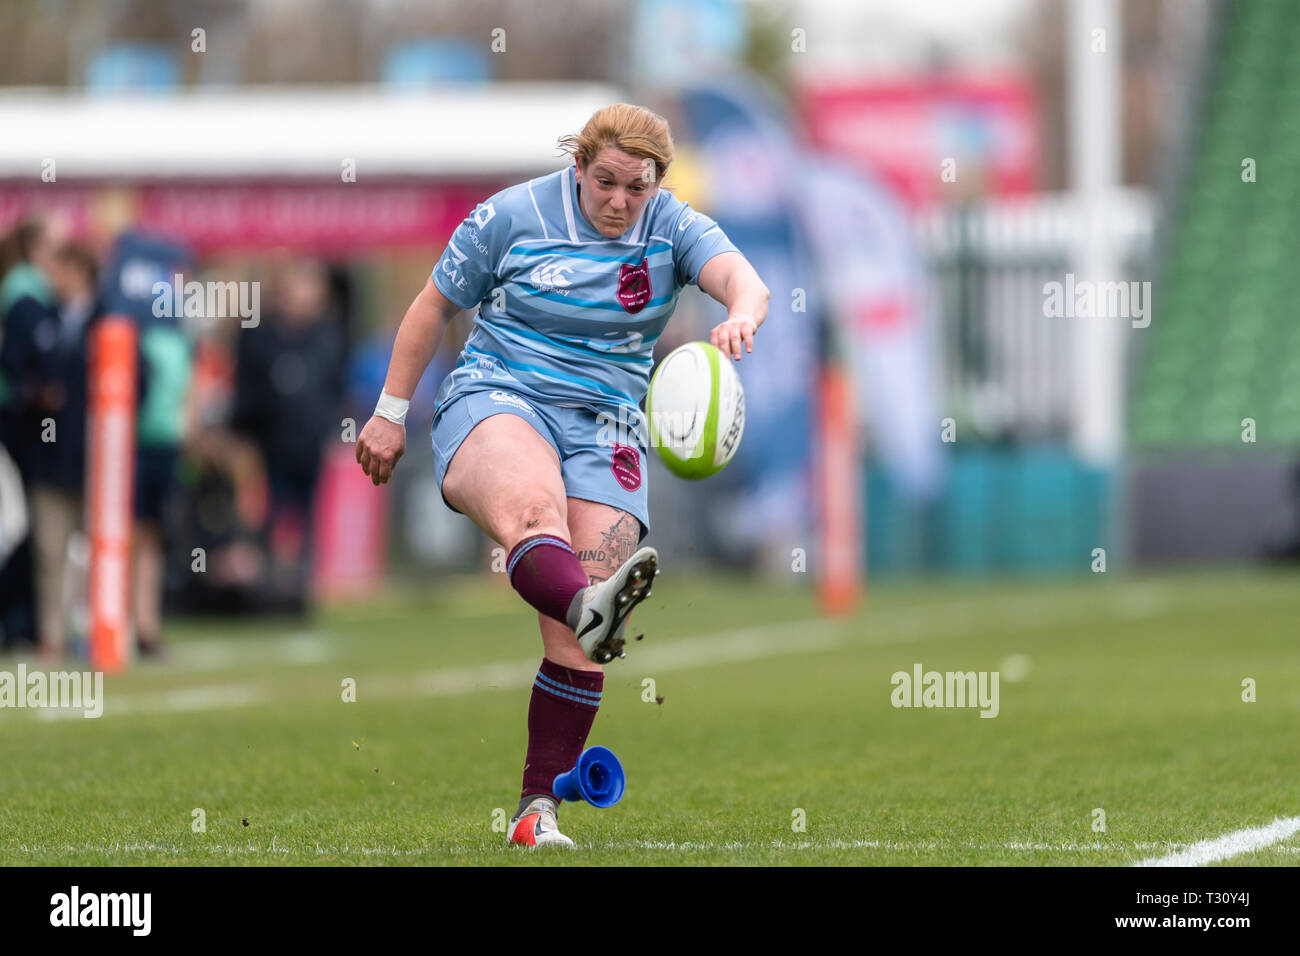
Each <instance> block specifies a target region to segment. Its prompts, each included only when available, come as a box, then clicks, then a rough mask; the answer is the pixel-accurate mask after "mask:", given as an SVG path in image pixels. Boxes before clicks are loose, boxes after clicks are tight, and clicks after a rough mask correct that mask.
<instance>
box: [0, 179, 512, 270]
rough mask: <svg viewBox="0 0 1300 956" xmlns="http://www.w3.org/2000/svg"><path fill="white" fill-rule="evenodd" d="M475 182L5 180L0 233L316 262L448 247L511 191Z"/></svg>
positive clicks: (497, 184)
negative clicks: (45, 233)
mask: <svg viewBox="0 0 1300 956" xmlns="http://www.w3.org/2000/svg"><path fill="white" fill-rule="evenodd" d="M505 185H506V184H505V183H501V182H496V181H484V182H475V183H464V182H461V183H401V182H389V183H375V184H365V185H363V184H361V183H342V182H338V183H310V182H307V183H304V182H300V181H292V182H288V181H286V182H258V183H214V182H171V183H143V184H120V183H102V184H92V183H71V184H64V183H26V182H25V183H14V182H2V181H0V231H3V230H5V229H7V228H8V227H9V226H10V225H12V224H13V223H14V222H16V221H17V220H18V219H20V218H21V217H23V216H25V215H28V214H30V213H34V212H45V213H55V214H57V215H59V216H60V217H62V218H63V219H64V220H65V221H66V222H67V223H68V225H69V226H70V227H71V229H72V232H73V234H74V235H86V234H88V233H96V232H102V233H103V234H106V235H107V234H113V233H116V232H118V231H120V230H121V229H124V228H135V229H139V230H142V231H145V232H149V233H153V234H156V235H163V236H167V237H168V238H170V239H173V240H175V241H178V242H183V243H186V244H187V245H189V247H190V248H191V249H193V250H194V251H195V252H196V253H198V254H200V255H202V254H204V253H207V252H213V251H221V250H230V249H267V248H275V247H280V246H283V247H289V248H293V249H297V250H299V251H302V252H305V253H313V254H316V255H358V254H361V253H365V252H369V251H373V250H376V249H381V248H392V247H400V246H427V245H435V244H438V243H441V242H445V241H446V239H447V237H448V236H450V235H451V233H452V231H453V230H454V229H455V228H456V227H457V226H458V225H460V222H461V220H462V219H464V218H465V216H466V214H467V213H469V211H470V210H471V209H473V208H474V206H475V205H476V204H477V203H479V202H481V201H482V200H483V199H485V198H486V197H487V196H490V195H491V194H492V193H494V192H496V191H497V190H499V189H501V188H503V187H504V186H505Z"/></svg>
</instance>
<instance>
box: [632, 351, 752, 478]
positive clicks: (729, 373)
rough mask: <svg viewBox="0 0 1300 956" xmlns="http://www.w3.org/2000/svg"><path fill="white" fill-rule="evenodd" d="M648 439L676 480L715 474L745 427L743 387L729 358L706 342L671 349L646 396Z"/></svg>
mask: <svg viewBox="0 0 1300 956" xmlns="http://www.w3.org/2000/svg"><path fill="white" fill-rule="evenodd" d="M646 418H648V419H649V420H650V443H651V444H652V445H653V446H654V447H655V448H656V449H657V450H658V452H659V457H660V458H661V459H663V462H664V464H665V465H667V466H668V469H669V470H670V471H671V472H672V473H673V474H675V475H677V476H679V477H681V478H689V479H691V480H698V479H700V478H708V477H709V476H710V475H716V474H717V473H718V472H719V471H721V470H722V469H723V467H724V466H725V465H726V464H727V462H729V461H731V458H732V456H733V455H735V454H736V449H737V448H739V447H740V436H741V434H742V433H743V432H744V430H745V391H744V389H742V388H741V386H740V376H739V375H737V374H736V370H735V368H733V367H732V364H731V360H730V359H729V358H727V357H726V356H725V355H723V354H722V352H720V351H718V349H716V348H715V347H714V346H712V345H710V344H709V343H708V342H688V343H687V344H686V345H683V346H681V347H679V348H676V349H673V350H672V351H671V352H670V353H668V356H667V357H666V358H665V359H664V360H663V361H662V362H660V363H659V368H657V369H655V374H654V377H653V378H651V379H650V392H649V394H648V395H647V396H646Z"/></svg>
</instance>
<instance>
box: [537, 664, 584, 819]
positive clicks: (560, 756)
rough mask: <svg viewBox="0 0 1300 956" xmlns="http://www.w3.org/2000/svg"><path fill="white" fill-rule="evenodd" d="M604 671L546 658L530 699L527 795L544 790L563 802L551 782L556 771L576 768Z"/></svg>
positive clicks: (544, 792)
mask: <svg viewBox="0 0 1300 956" xmlns="http://www.w3.org/2000/svg"><path fill="white" fill-rule="evenodd" d="M604 684H605V675H604V674H602V673H601V672H600V671H578V670H574V669H573V668H570V667H561V666H560V665H559V664H555V663H553V662H551V661H548V660H547V659H546V658H542V666H541V669H540V670H539V671H538V672H537V679H536V680H535V681H534V683H533V697H532V700H531V701H530V702H529V704H528V756H527V758H526V762H525V763H524V786H523V790H522V791H521V792H520V794H519V796H520V804H519V807H520V809H521V810H522V809H523V807H524V803H525V801H524V799H523V798H525V797H532V796H537V795H539V794H543V795H545V796H548V797H550V798H551V799H552V800H555V802H556V803H559V797H558V796H557V795H556V793H555V791H554V790H553V789H552V786H553V785H554V783H555V778H556V776H557V775H558V774H562V773H566V772H568V771H570V770H572V769H573V768H574V765H576V764H577V762H578V757H579V756H581V754H582V748H583V746H584V745H585V744H586V743H587V734H589V733H591V724H592V721H594V720H595V719H596V710H597V709H598V708H599V707H600V695H601V688H602V687H603V686H604Z"/></svg>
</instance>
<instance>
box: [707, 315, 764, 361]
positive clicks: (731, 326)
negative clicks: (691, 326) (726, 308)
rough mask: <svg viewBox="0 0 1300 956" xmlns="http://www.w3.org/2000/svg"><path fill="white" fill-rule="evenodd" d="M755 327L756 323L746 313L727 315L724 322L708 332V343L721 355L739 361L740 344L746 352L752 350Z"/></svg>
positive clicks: (756, 326)
mask: <svg viewBox="0 0 1300 956" xmlns="http://www.w3.org/2000/svg"><path fill="white" fill-rule="evenodd" d="M757 329H758V325H757V323H755V322H754V320H753V319H751V318H750V317H749V316H747V315H733V316H728V317H727V321H726V322H723V323H722V324H721V325H715V326H714V327H713V331H712V332H710V333H709V343H710V344H711V345H713V346H715V347H717V348H718V349H719V350H720V351H721V352H722V354H723V355H730V356H731V357H732V358H733V359H735V360H736V361H737V362H739V361H740V355H741V345H742V344H743V345H744V350H745V351H746V352H752V351H754V332H755V331H757Z"/></svg>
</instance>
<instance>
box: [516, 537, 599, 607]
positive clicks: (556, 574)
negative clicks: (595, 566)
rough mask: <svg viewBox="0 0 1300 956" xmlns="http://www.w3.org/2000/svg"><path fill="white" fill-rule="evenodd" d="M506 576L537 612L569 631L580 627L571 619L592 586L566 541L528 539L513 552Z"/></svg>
mask: <svg viewBox="0 0 1300 956" xmlns="http://www.w3.org/2000/svg"><path fill="white" fill-rule="evenodd" d="M506 572H507V573H508V574H509V575H510V583H511V585H513V586H514V589H515V590H516V591H518V592H519V594H520V596H521V597H522V598H523V599H524V600H525V601H527V602H528V603H529V604H531V605H532V606H533V607H535V608H537V610H539V611H541V612H542V613H543V614H545V615H546V616H547V617H552V618H555V620H557V621H561V622H563V623H565V624H567V625H569V627H573V626H574V625H575V624H576V623H577V621H575V620H570V615H571V613H572V612H573V611H574V609H575V605H580V602H579V599H578V595H579V594H581V593H582V591H583V590H584V589H585V588H586V587H587V585H588V584H589V583H590V582H589V581H588V580H587V572H586V571H584V570H582V562H581V561H579V560H578V556H577V555H576V554H574V553H573V549H572V548H571V547H569V545H568V544H567V543H566V542H565V541H564V540H563V539H561V538H557V537H555V535H551V534H535V535H533V536H532V537H531V538H524V540H523V541H520V542H519V543H518V544H517V545H515V546H514V549H513V550H512V551H511V552H510V557H509V558H508V559H507V560H506Z"/></svg>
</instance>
